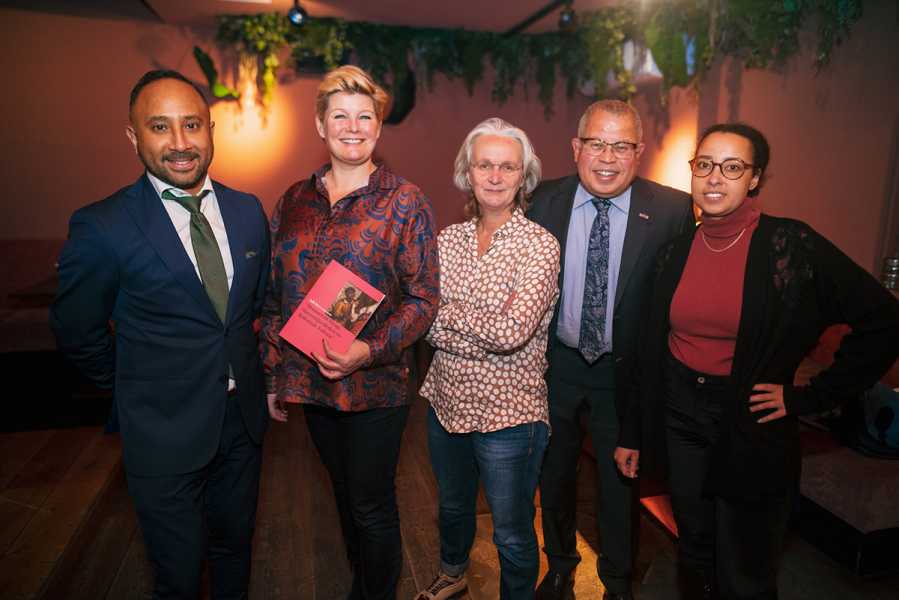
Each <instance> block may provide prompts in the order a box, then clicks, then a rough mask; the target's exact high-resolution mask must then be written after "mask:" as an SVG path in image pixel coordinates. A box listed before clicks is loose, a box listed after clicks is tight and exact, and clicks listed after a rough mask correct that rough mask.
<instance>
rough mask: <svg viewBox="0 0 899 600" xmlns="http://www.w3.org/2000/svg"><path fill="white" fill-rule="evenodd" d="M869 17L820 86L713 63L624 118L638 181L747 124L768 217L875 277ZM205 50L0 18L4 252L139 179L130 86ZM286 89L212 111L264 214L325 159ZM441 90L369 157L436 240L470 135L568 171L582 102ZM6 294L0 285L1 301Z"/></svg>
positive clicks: (876, 140) (192, 72)
mask: <svg viewBox="0 0 899 600" xmlns="http://www.w3.org/2000/svg"><path fill="white" fill-rule="evenodd" d="M865 8H866V11H867V12H866V15H865V17H864V19H863V21H862V22H861V23H860V24H859V25H858V26H857V27H856V28H855V30H854V32H853V36H852V38H851V39H850V40H849V41H848V42H847V43H845V44H844V45H843V46H842V47H840V48H838V49H837V50H836V52H835V56H834V62H833V65H832V66H831V67H829V68H828V69H827V70H825V71H824V72H822V73H821V74H820V75H818V76H817V77H816V76H815V75H814V74H813V72H812V70H811V68H810V64H811V54H810V53H809V52H806V53H805V54H803V55H802V56H800V57H798V58H795V59H794V60H792V61H790V62H789V63H788V64H787V65H786V67H785V68H784V69H783V70H782V72H778V73H772V72H769V71H745V72H744V71H743V70H742V69H740V68H732V65H731V64H730V63H728V62H725V63H722V64H720V65H716V67H715V68H714V69H713V70H712V71H711V72H710V73H709V75H708V76H707V78H706V79H705V81H704V82H703V84H702V85H701V86H700V94H699V95H698V96H697V94H696V93H694V92H692V91H678V92H677V93H676V94H675V95H674V96H673V97H672V99H671V101H670V103H669V104H668V106H666V107H664V108H663V107H661V106H660V105H659V104H658V102H657V96H658V93H657V91H653V90H652V89H649V90H646V91H647V93H646V95H645V96H644V97H640V98H638V99H637V102H636V104H637V107H638V108H639V109H640V110H641V112H642V113H643V114H644V116H645V119H646V124H645V130H646V135H645V137H646V141H647V145H648V149H647V153H646V155H645V157H644V161H643V168H642V172H643V174H645V175H648V176H651V177H654V178H657V179H659V180H662V181H663V182H665V183H669V184H671V185H676V186H678V187H682V188H683V187H685V186H686V185H688V182H689V179H688V177H687V176H686V174H685V171H686V165H685V162H684V161H686V160H687V159H688V158H690V155H691V153H692V145H693V141H694V139H695V135H696V131H697V128H701V127H702V126H705V125H707V124H710V123H712V122H714V121H717V120H723V119H730V118H740V119H744V120H747V121H749V122H751V123H753V124H755V125H757V126H759V127H760V128H761V129H762V130H763V131H765V132H766V133H767V134H768V135H769V137H770V139H771V142H772V146H773V149H774V158H773V161H772V165H771V174H772V178H771V181H770V182H769V185H768V188H767V189H766V191H765V192H764V194H763V196H762V197H763V202H764V206H765V208H766V209H767V210H769V211H770V212H773V213H776V214H783V215H789V216H795V217H798V218H802V219H805V220H807V221H809V222H810V223H812V224H813V225H814V226H815V227H816V228H818V229H819V230H820V231H821V232H823V233H824V234H825V235H827V236H828V237H830V238H831V239H833V240H834V241H835V242H836V243H837V244H838V245H840V246H841V247H842V248H843V249H844V250H845V251H846V252H847V253H848V254H849V255H850V256H852V257H853V258H854V259H855V260H857V261H858V262H860V263H861V264H862V265H864V266H865V267H866V268H869V269H873V268H874V264H875V262H877V261H879V256H875V254H876V253H877V248H878V242H879V238H880V237H881V234H880V220H881V215H882V214H883V212H884V209H885V206H886V203H887V198H888V195H889V194H888V191H887V190H888V189H889V186H890V181H889V179H890V173H891V172H892V170H893V169H894V168H895V165H894V163H895V161H896V157H895V156H894V155H891V154H890V152H891V148H892V145H893V143H894V142H893V138H894V136H895V135H896V133H895V131H896V127H897V125H896V124H897V107H899V36H896V35H895V31H896V25H895V23H896V14H895V13H896V10H897V9H896V5H895V3H879V2H870V3H868V4H867V5H866V7H865ZM212 34H213V32H212V31H211V30H209V31H199V32H198V31H197V30H189V29H185V28H181V27H175V26H170V25H159V24H152V23H147V22H143V21H130V20H125V19H115V20H113V19H109V20H106V19H87V18H79V17H68V16H60V15H51V14H42V13H37V12H27V11H17V10H11V9H0V72H2V73H4V74H5V75H6V82H5V85H4V93H3V94H0V110H2V114H3V115H4V116H5V118H4V119H2V120H0V139H2V140H3V142H4V143H3V155H2V160H0V177H2V180H3V182H4V184H5V188H6V189H5V194H6V198H5V200H4V201H3V202H2V207H3V208H2V213H0V241H4V242H20V243H21V244H23V245H28V244H33V243H44V244H45V242H34V240H38V241H40V240H44V241H46V240H56V241H57V243H58V241H59V240H61V239H62V238H64V237H65V235H66V229H67V221H68V217H69V215H70V214H71V213H72V211H74V210H75V209H77V208H78V207H80V206H83V205H84V204H87V203H89V202H92V201H94V200H97V199H100V198H102V197H104V196H106V195H108V194H110V193H111V192H113V191H115V190H116V189H118V188H120V187H122V186H125V185H128V184H129V183H131V182H132V181H134V179H136V178H137V176H138V175H139V174H140V173H141V165H140V163H139V162H138V160H137V158H136V157H135V156H134V153H133V151H132V149H131V147H130V145H129V143H128V141H127V140H126V138H125V135H124V127H125V124H126V120H127V98H128V93H129V91H130V89H131V86H132V85H133V83H134V81H135V80H136V79H137V78H138V77H139V76H140V75H141V74H142V73H143V72H145V71H146V70H148V69H151V68H157V67H168V68H175V69H179V70H181V71H183V72H184V73H185V74H187V75H188V76H190V77H193V78H195V79H197V80H198V81H200V80H202V76H201V74H200V72H199V70H198V68H197V67H196V65H195V63H194V60H193V57H192V54H191V48H192V47H193V45H194V44H199V45H201V46H203V47H204V48H206V49H207V50H212V49H213V47H214V44H213V41H212ZM219 62H220V66H222V65H221V59H220V58H219ZM285 77H286V81H285V82H283V84H282V85H281V86H279V88H278V89H277V91H276V95H275V100H274V105H273V108H272V111H271V114H270V119H269V124H268V128H267V129H265V130H260V129H258V128H254V127H253V121H254V120H255V115H248V114H243V115H240V114H239V113H238V112H237V110H236V106H235V105H234V104H233V103H219V104H217V105H215V106H214V107H213V118H214V119H215V120H216V122H217V128H216V158H215V161H214V162H213V167H212V174H213V176H214V177H215V178H217V179H220V180H221V181H223V182H225V183H227V184H229V185H231V186H233V187H236V188H239V189H244V190H247V191H251V192H254V193H255V194H257V195H258V196H259V197H260V198H261V200H262V201H263V203H264V205H265V206H266V208H267V209H270V208H271V207H272V206H273V205H274V203H275V202H276V201H277V198H278V197H279V195H280V194H281V192H282V191H283V190H284V189H285V188H286V187H287V186H288V185H289V184H291V183H292V182H294V181H296V180H297V179H300V178H302V177H306V176H308V174H309V173H310V172H311V171H312V170H314V169H315V168H317V167H318V166H320V164H322V162H323V161H324V160H325V159H326V155H325V153H324V150H323V147H322V144H321V141H320V140H319V139H318V137H317V135H316V134H315V130H314V128H313V124H312V103H313V102H312V101H313V95H314V93H315V86H316V84H317V80H316V79H313V78H296V77H293V76H290V75H285ZM436 86H437V87H436V93H433V94H429V93H419V95H418V101H417V106H416V108H415V109H414V110H413V111H412V113H411V114H410V115H409V116H408V117H407V118H406V120H405V121H404V122H403V123H402V124H400V125H398V126H385V128H384V132H383V134H382V137H381V142H380V144H379V146H378V154H379V156H380V157H381V159H383V160H384V161H386V162H387V163H388V164H389V165H390V166H391V167H392V168H393V169H394V170H395V171H396V172H398V173H400V174H401V175H404V176H405V177H407V178H408V179H410V180H412V181H414V182H415V183H417V184H419V185H420V186H421V187H422V189H423V190H424V191H425V193H427V194H428V195H429V196H430V197H431V199H432V201H433V202H434V206H435V211H436V214H437V219H438V223H439V225H440V226H445V225H447V224H449V223H452V222H454V221H457V220H459V219H460V218H461V215H462V212H461V206H462V203H463V199H462V198H461V196H460V194H459V193H458V192H457V191H456V190H455V189H454V188H453V187H452V184H451V171H452V161H453V158H454V157H455V153H456V151H457V149H458V147H459V144H460V143H461V141H462V139H463V137H464V135H465V134H466V133H467V131H468V130H469V129H470V128H471V127H472V126H473V125H474V124H475V123H476V122H478V121H479V120H481V119H483V118H486V117H488V116H493V115H498V116H501V117H503V118H505V119H507V120H510V121H511V122H513V123H515V124H517V125H519V126H521V127H523V128H524V129H525V130H526V131H527V132H528V134H529V135H530V136H531V138H532V141H533V142H534V145H535V147H536V149H537V152H538V154H539V155H540V157H541V158H542V159H543V162H544V173H545V176H546V177H558V176H561V175H564V174H567V173H568V172H570V171H571V167H572V164H571V151H570V146H569V139H570V137H571V136H572V135H573V134H574V129H575V124H576V121H577V118H578V117H579V115H580V113H581V112H582V111H583V109H584V107H585V106H586V105H587V103H588V101H587V99H586V98H584V97H582V96H578V97H576V98H574V99H573V100H570V101H569V100H567V99H566V98H565V97H564V95H563V94H562V91H561V85H560V86H559V88H560V89H559V91H558V93H557V97H556V101H555V108H556V114H555V116H554V117H553V118H552V119H551V120H549V121H547V120H546V119H544V116H543V109H542V107H541V106H540V104H539V103H538V102H537V100H536V97H535V96H536V89H535V86H534V85H532V86H531V89H530V97H529V98H527V99H526V98H525V93H524V91H523V90H522V89H521V88H519V89H518V90H517V92H516V96H515V97H514V98H513V99H512V100H511V101H510V102H509V103H508V104H506V105H505V106H497V105H495V104H493V103H492V102H491V101H490V89H489V83H488V82H482V83H481V84H480V85H479V86H478V87H477V89H476V91H475V94H474V96H473V97H469V96H468V95H467V93H466V91H465V88H464V86H463V85H462V83H461V82H450V81H447V80H445V79H440V78H438V80H437V83H436ZM240 119H243V126H242V127H239V126H238V125H237V121H239V120H240ZM30 240H31V241H30ZM42 247H47V246H46V244H45V245H44V246H42ZM27 254H28V253H27V252H25V253H24V255H27ZM21 255H22V254H20V255H17V256H21ZM8 256H9V255H8ZM36 256H38V255H36ZM39 256H40V257H39V258H37V259H36V260H35V261H34V262H28V264H22V265H21V267H20V270H26V271H27V272H29V273H30V274H31V275H30V276H29V275H21V274H18V275H16V276H15V277H10V279H9V281H13V280H14V281H15V282H16V285H17V286H20V285H26V284H28V283H32V282H36V281H39V280H41V279H43V278H46V277H47V276H48V275H49V274H51V273H52V269H53V265H52V259H51V258H49V257H48V256H47V253H46V252H42V253H40V255H39ZM6 270H16V269H15V266H12V267H10V266H7V269H6ZM9 285H10V284H4V283H3V282H0V299H2V298H3V297H5V295H6V293H7V292H9V291H10V289H11V288H10V287H9ZM0 303H2V300H0Z"/></svg>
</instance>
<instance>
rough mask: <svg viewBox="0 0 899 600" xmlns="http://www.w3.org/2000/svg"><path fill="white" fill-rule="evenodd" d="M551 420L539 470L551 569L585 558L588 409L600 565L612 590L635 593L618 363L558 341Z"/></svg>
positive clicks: (553, 359)
mask: <svg viewBox="0 0 899 600" xmlns="http://www.w3.org/2000/svg"><path fill="white" fill-rule="evenodd" d="M548 384H549V421H550V426H551V428H552V435H551V436H550V439H549V445H548V447H547V450H546V458H545V459H544V461H543V470H542V471H541V473H540V504H541V507H542V512H543V539H544V544H545V545H544V552H546V556H547V559H548V561H549V567H550V569H551V570H554V571H557V572H560V573H569V572H571V571H572V570H573V569H574V568H575V567H576V566H577V564H578V562H580V559H581V557H580V554H579V553H578V551H577V546H576V543H577V542H576V530H577V526H576V519H575V516H576V512H575V509H576V507H575V504H576V500H577V465H578V460H579V458H580V454H581V444H582V443H583V435H584V434H583V431H582V429H581V426H580V415H581V412H582V411H583V410H587V411H588V412H589V418H588V429H589V431H590V437H591V439H592V441H593V449H594V451H595V452H596V464H597V471H598V475H599V477H598V482H597V489H596V527H597V529H598V530H599V540H600V549H599V559H598V561H597V565H596V566H597V570H598V572H599V578H600V580H602V582H603V585H604V586H605V587H606V589H608V590H609V591H610V592H613V593H619V594H620V593H629V592H630V577H631V571H632V570H633V554H634V539H633V538H634V523H633V519H634V514H635V512H634V503H635V501H636V499H635V493H634V488H633V486H632V485H631V481H630V480H629V479H627V478H625V477H623V476H622V475H621V474H620V473H619V472H618V468H617V467H616V466H615V460H614V456H613V455H614V452H615V447H616V446H617V445H618V430H619V424H618V414H617V410H616V408H615V364H614V359H613V358H612V357H611V356H605V357H603V358H601V359H600V360H599V361H597V362H596V363H594V364H593V365H589V364H587V362H586V361H585V360H584V359H583V358H582V357H581V355H580V353H579V352H578V351H577V350H574V349H571V348H567V347H565V346H561V345H559V344H556V345H555V347H554V348H553V350H552V353H551V356H550V371H549V378H548Z"/></svg>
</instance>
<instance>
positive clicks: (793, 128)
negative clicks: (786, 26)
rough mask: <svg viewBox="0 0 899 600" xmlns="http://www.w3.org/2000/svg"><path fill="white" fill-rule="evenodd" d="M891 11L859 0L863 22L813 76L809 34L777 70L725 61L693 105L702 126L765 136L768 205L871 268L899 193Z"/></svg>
mask: <svg viewBox="0 0 899 600" xmlns="http://www.w3.org/2000/svg"><path fill="white" fill-rule="evenodd" d="M897 11H899V4H897V3H895V2H877V1H873V2H872V1H869V2H865V15H864V17H863V19H862V21H861V22H860V23H859V25H858V26H857V27H856V28H854V29H853V32H852V36H851V37H850V38H849V39H848V40H846V41H845V42H844V43H843V44H842V45H841V46H839V47H837V48H835V49H834V52H833V60H832V63H831V65H830V66H829V67H827V68H826V69H824V70H822V71H821V72H820V73H818V74H817V75H816V74H815V72H814V69H813V68H812V57H813V54H812V52H811V50H813V49H814V44H815V39H814V37H813V36H806V37H805V38H804V47H805V48H806V52H804V53H803V54H802V55H800V56H798V57H796V58H794V59H792V60H790V61H789V62H788V63H787V64H786V65H785V66H784V68H783V69H781V70H780V71H779V72H773V71H760V70H749V71H747V70H743V69H742V68H739V67H738V66H735V65H734V63H733V62H732V61H723V62H721V63H720V64H718V65H716V66H715V68H714V69H713V70H712V71H711V72H710V73H709V76H708V78H707V81H706V82H705V83H704V85H703V86H702V99H701V101H700V108H699V128H700V130H701V129H702V128H703V127H705V126H707V125H709V124H711V123H714V122H717V121H722V120H732V119H739V120H744V121H746V122H748V123H751V124H753V125H755V126H756V127H758V128H759V129H761V130H762V131H763V132H765V134H766V135H767V136H768V140H769V142H770V144H771V149H772V156H771V164H770V166H769V169H768V174H769V180H768V183H767V184H766V187H765V188H764V189H763V190H762V193H761V195H760V198H761V200H762V205H763V208H764V210H765V211H767V212H770V213H773V214H777V215H782V216H788V217H794V218H798V219H802V220H804V221H806V222H808V223H810V224H811V225H812V226H813V227H815V228H816V229H817V230H818V231H820V232H821V233H823V234H824V235H826V236H827V237H828V238H829V239H830V240H831V241H833V242H834V243H835V244H836V245H837V246H839V247H840V248H842V249H843V251H845V252H846V253H847V254H848V255H849V256H851V257H852V258H853V259H854V260H856V261H857V262H858V263H859V264H861V265H862V266H864V267H865V268H867V269H869V270H872V271H873V272H875V274H877V275H879V270H880V262H881V259H882V256H881V253H882V252H884V247H885V250H886V251H889V250H891V249H895V246H894V244H893V241H892V240H883V239H882V237H883V233H882V232H881V225H882V220H883V219H884V217H885V215H886V214H888V213H889V210H888V209H889V208H890V206H889V205H890V204H894V203H896V202H897V201H899V197H897V196H896V195H895V194H896V191H895V186H896V185H897V184H899V181H896V180H895V178H896V176H897V175H896V172H897V170H899V156H897V153H896V152H897V148H896V147H897V144H899V26H897V23H899V15H897ZM893 212H894V213H895V210H894V211H893ZM892 227H893V231H894V232H895V231H896V230H895V227H896V226H895V223H893V224H892ZM894 236H895V233H892V235H891V236H890V237H894ZM885 242H887V243H885Z"/></svg>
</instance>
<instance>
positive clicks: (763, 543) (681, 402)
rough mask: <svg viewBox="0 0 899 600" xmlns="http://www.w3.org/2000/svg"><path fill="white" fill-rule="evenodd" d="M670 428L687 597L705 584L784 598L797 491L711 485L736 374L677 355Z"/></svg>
mask: <svg viewBox="0 0 899 600" xmlns="http://www.w3.org/2000/svg"><path fill="white" fill-rule="evenodd" d="M665 380H666V394H667V395H666V401H667V405H668V406H667V415H666V435H667V442H668V460H669V467H670V480H671V481H670V490H671V505H672V508H673V509H674V518H675V521H676V522H677V529H678V562H679V565H680V571H681V581H682V587H684V588H686V589H685V590H684V591H685V594H684V597H685V598H695V597H700V596H698V595H697V593H696V591H695V588H696V586H697V585H702V584H703V583H706V584H708V585H710V586H711V587H712V588H715V587H717V590H718V594H719V595H720V597H722V598H727V599H750V598H752V599H759V600H761V599H773V598H777V567H778V564H779V562H780V555H781V545H782V543H783V538H784V534H785V533H786V528H787V524H788V520H789V516H790V509H791V507H792V502H793V495H791V494H784V495H780V496H768V497H762V498H753V499H747V498H742V499H734V498H723V497H721V496H711V495H708V494H706V493H704V491H703V486H704V484H705V480H706V475H707V473H708V468H709V464H710V461H711V452H712V449H713V447H714V445H715V442H716V441H717V439H718V437H719V435H720V433H721V427H720V423H721V415H722V411H723V409H724V406H725V403H727V402H733V401H734V394H733V390H732V386H731V385H730V382H729V378H726V377H714V376H711V375H705V374H703V373H697V372H696V371H693V370H691V369H689V368H687V367H686V366H685V365H683V364H681V363H679V362H678V361H677V360H676V359H674V358H673V357H669V359H668V364H667V366H666V377H665Z"/></svg>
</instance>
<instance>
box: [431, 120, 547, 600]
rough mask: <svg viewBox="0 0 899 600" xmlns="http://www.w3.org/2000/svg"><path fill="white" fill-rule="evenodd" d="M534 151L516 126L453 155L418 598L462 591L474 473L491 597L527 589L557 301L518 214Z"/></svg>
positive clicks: (543, 239)
mask: <svg viewBox="0 0 899 600" xmlns="http://www.w3.org/2000/svg"><path fill="white" fill-rule="evenodd" d="M539 180H540V159H539V158H537V155H536V154H535V153H534V149H533V146H531V142H530V140H528V137H527V135H526V134H525V133H524V131H522V130H521V129H518V128H517V127H514V126H512V125H510V124H509V123H506V122H505V121H503V120H502V119H499V118H492V119H487V120H485V121H483V122H482V123H480V124H478V125H477V126H476V127H475V128H474V129H473V130H472V131H471V132H470V133H469V134H468V136H467V137H466V138H465V141H464V142H463V144H462V147H461V148H460V150H459V154H458V155H457V157H456V164H455V175H454V182H455V184H456V187H458V188H459V189H460V190H461V191H462V192H465V193H466V194H467V195H468V202H467V204H466V211H467V212H468V216H469V217H470V219H469V220H468V221H466V222H464V223H459V224H456V225H451V226H450V227H448V228H446V229H445V230H444V231H442V232H441V233H440V235H439V236H438V249H439V255H440V270H441V275H440V277H441V284H440V308H439V310H438V312H437V318H436V320H435V321H434V323H433V325H432V326H431V329H430V331H429V333H428V335H427V338H426V339H427V340H428V341H429V342H430V344H431V345H432V346H433V347H434V348H435V350H436V352H435V354H434V360H433V362H432V363H431V367H430V369H429V370H428V374H427V376H426V378H425V382H424V385H423V386H422V388H421V395H422V396H424V397H425V398H427V399H428V400H429V402H430V404H431V406H430V408H429V410H428V446H429V448H430V453H431V465H432V467H433V469H434V475H435V476H436V478H437V484H438V487H439V499H440V509H439V527H440V573H439V574H438V575H437V577H436V578H435V579H434V581H433V583H432V584H431V585H430V586H428V587H427V588H426V589H425V590H422V591H421V592H420V593H419V595H418V600H434V599H439V600H443V599H445V598H451V597H453V596H455V595H457V594H459V593H461V592H462V591H463V590H465V588H466V587H467V582H466V580H465V570H466V568H467V567H468V555H469V551H470V550H471V546H472V543H473V541H474V535H475V530H476V521H475V503H476V499H477V493H478V481H479V480H480V482H481V483H483V485H484V492H485V495H486V497H487V502H488V504H489V505H490V510H491V512H492V513H493V525H494V534H493V541H494V543H495V544H496V547H497V551H498V553H499V562H500V598H503V599H512V598H522V599H524V598H527V599H531V598H533V596H534V584H535V583H536V581H537V572H538V569H539V556H538V548H537V537H536V534H535V532H534V492H535V490H536V487H537V480H538V476H539V473H540V464H541V462H542V459H543V451H544V450H545V448H546V443H547V440H548V438H549V415H548V408H547V401H546V383H545V382H544V379H543V373H544V371H546V366H547V364H546V357H545V353H546V341H547V333H548V330H549V322H550V319H551V317H552V313H553V307H554V305H555V303H556V299H557V297H558V278H559V244H558V242H556V239H555V238H554V237H553V236H552V235H551V234H550V233H549V232H547V231H546V230H545V229H543V228H542V227H540V226H539V225H537V224H536V223H533V222H531V221H529V220H528V219H526V218H525V216H524V209H525V208H526V204H527V198H528V195H529V194H530V193H531V191H533V189H534V188H535V187H536V186H537V183H538V182H539Z"/></svg>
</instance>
